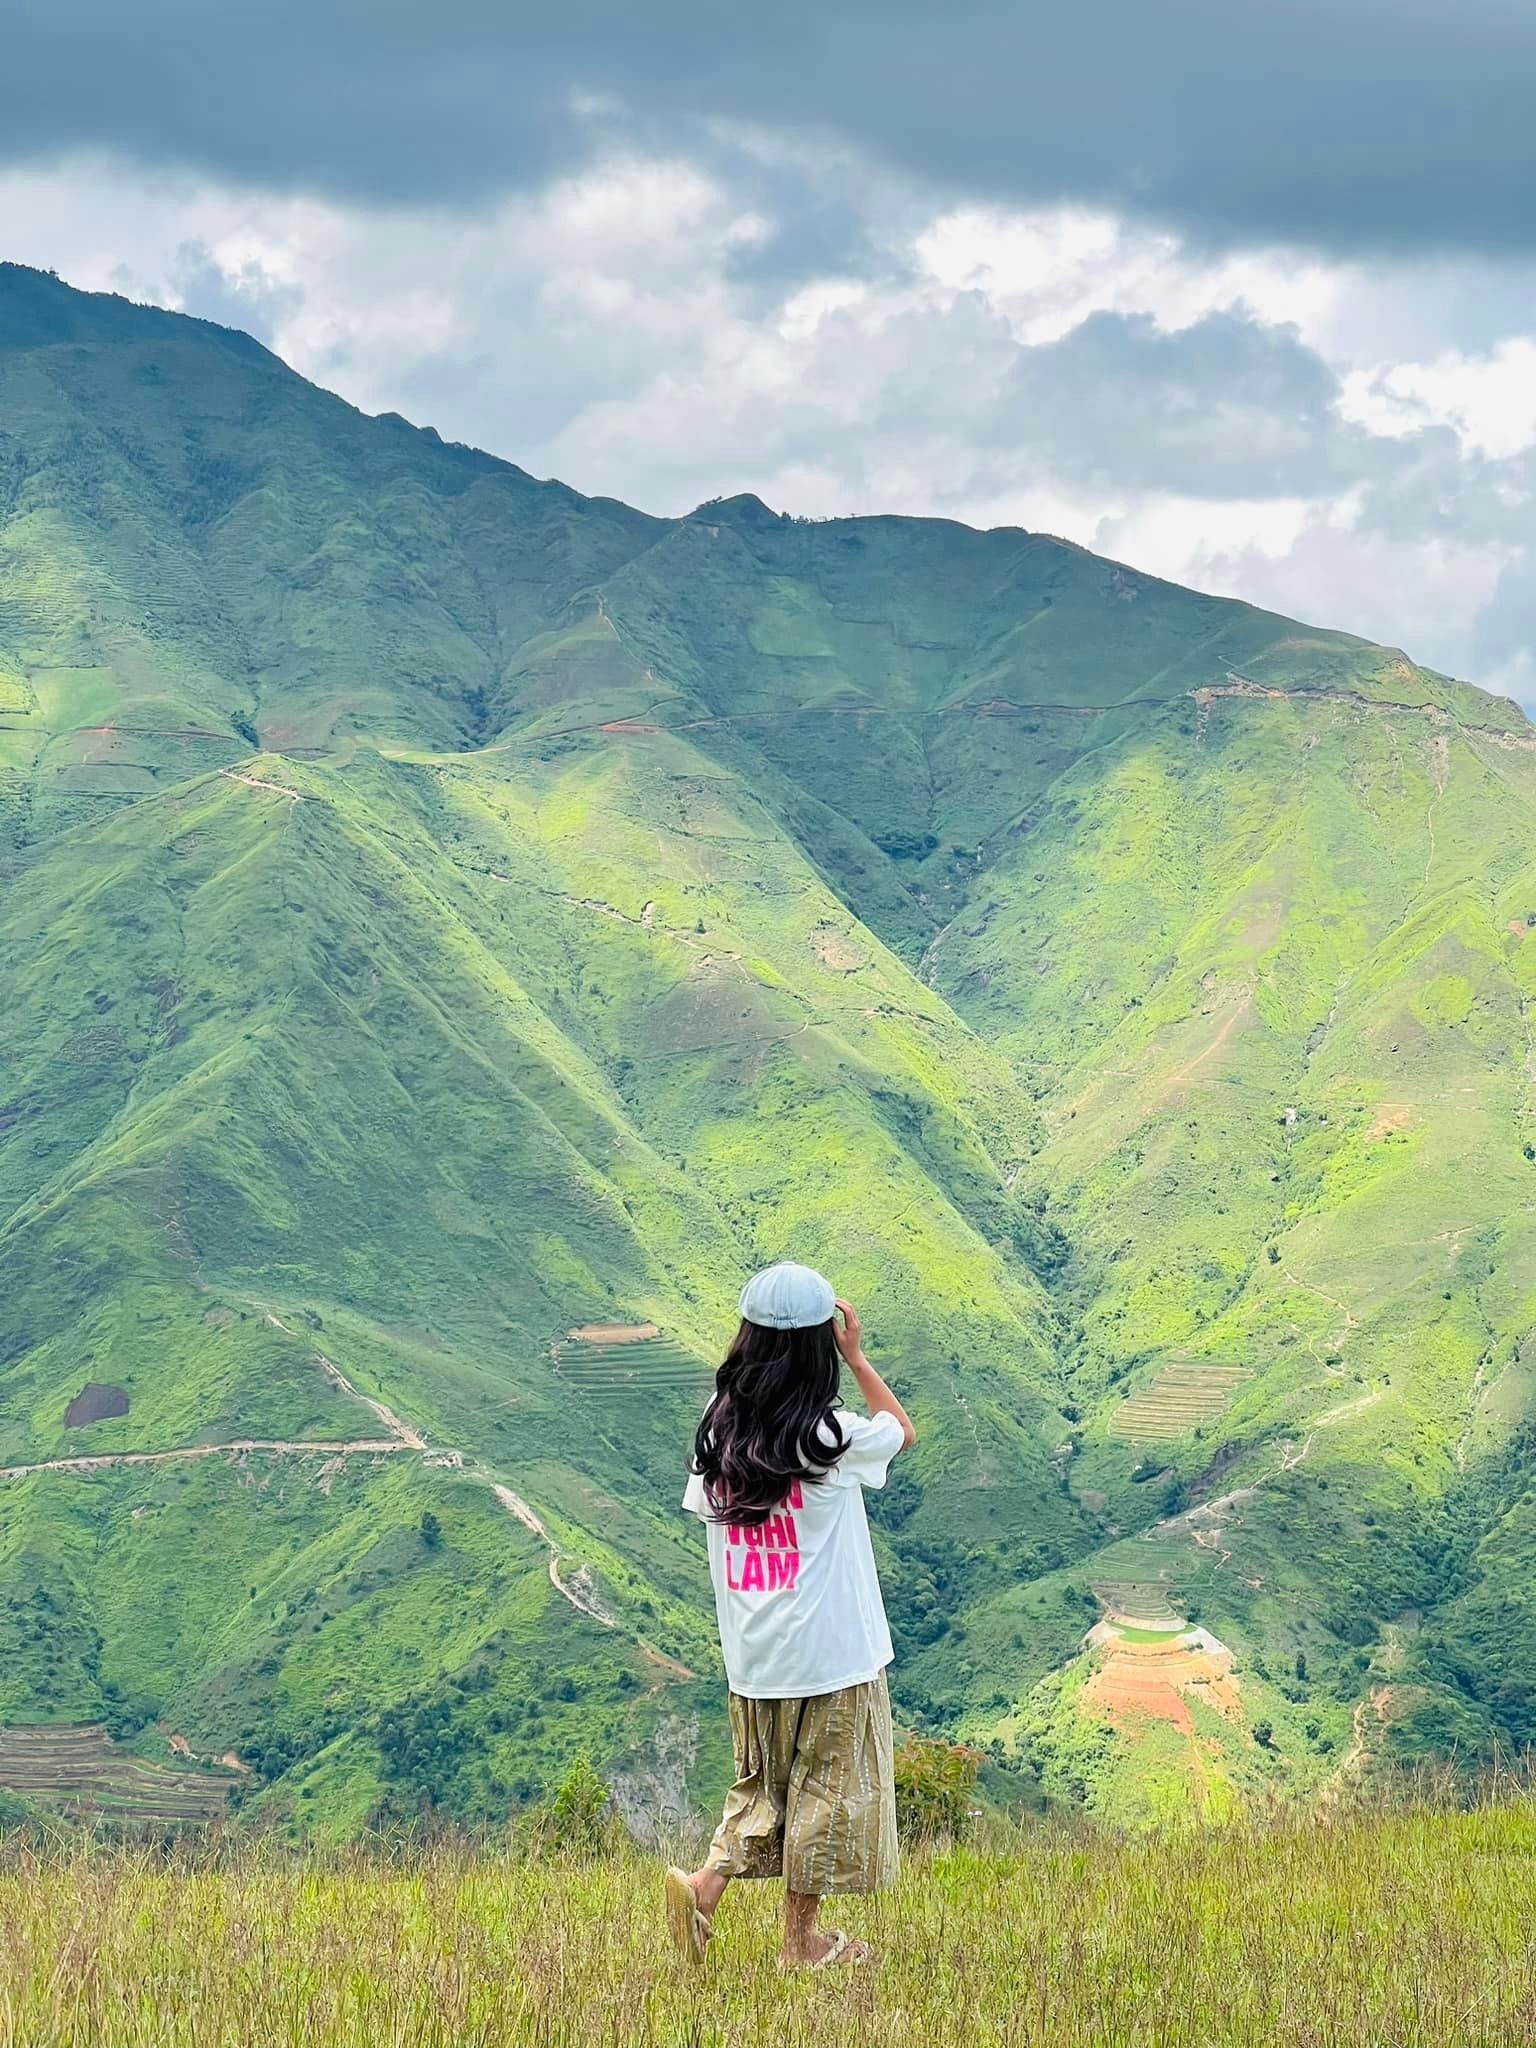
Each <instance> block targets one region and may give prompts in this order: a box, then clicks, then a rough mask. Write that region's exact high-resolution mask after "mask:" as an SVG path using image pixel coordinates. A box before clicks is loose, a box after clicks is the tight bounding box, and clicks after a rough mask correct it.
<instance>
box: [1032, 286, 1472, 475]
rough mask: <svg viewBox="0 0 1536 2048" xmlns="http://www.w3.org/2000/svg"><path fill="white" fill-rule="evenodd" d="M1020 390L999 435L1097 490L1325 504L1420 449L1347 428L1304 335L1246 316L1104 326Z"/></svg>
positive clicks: (1046, 357)
mask: <svg viewBox="0 0 1536 2048" xmlns="http://www.w3.org/2000/svg"><path fill="white" fill-rule="evenodd" d="M1009 383H1010V387H1011V388H1010V391H1009V394H1008V399H1007V402H1006V403H1005V405H1004V406H1003V407H1002V408H1001V409H1000V419H999V421H998V424H999V426H1001V427H1002V428H1003V430H1004V432H1005V433H1007V434H1008V435H1009V437H1010V438H1011V440H1012V441H1013V443H1014V445H1018V444H1021V443H1032V444H1033V445H1034V446H1035V447H1036V448H1037V449H1039V451H1040V452H1041V454H1042V455H1044V456H1045V457H1046V458H1047V459H1048V460H1049V461H1050V462H1051V463H1052V465H1053V467H1054V468H1055V470H1056V472H1057V473H1058V474H1060V475H1062V476H1067V477H1072V478H1074V479H1075V480H1077V481H1080V482H1083V483H1087V484H1092V485H1098V486H1103V485H1105V484H1114V485H1119V486H1121V487H1124V488H1128V489H1132V490H1144V491H1145V490H1161V491H1176V492H1181V493H1184V494H1187V495H1189V496H1192V497H1201V498H1271V497H1292V496H1302V497H1315V496H1320V495H1323V494H1325V493H1328V492H1333V491H1338V490H1342V489H1344V488H1346V487H1347V486H1348V485H1349V484H1350V483H1351V482H1352V481H1355V480H1357V479H1359V478H1360V477H1361V476H1362V475H1367V474H1370V473H1371V472H1372V471H1378V470H1379V469H1380V468H1381V467H1382V465H1383V464H1390V465H1393V466H1395V465H1396V464H1397V463H1398V462H1399V461H1401V460H1402V459H1403V458H1404V457H1405V455H1406V452H1407V446H1408V444H1406V443H1403V442H1396V441H1387V440H1382V439H1379V438H1376V437H1373V436H1371V435H1369V434H1367V433H1365V432H1364V431H1363V430H1362V429H1360V428H1358V427H1355V426H1352V425H1351V424H1349V422H1347V421H1345V420H1343V419H1341V418H1340V416H1339V414H1338V412H1337V411H1336V410H1335V401H1336V399H1337V397H1338V394H1339V384H1338V379H1337V377H1336V376H1335V374H1334V372H1333V371H1332V370H1331V369H1330V368H1329V367H1328V365H1327V364H1326V363H1325V362H1324V361H1323V359H1322V358H1321V356H1319V355H1318V354H1317V353H1316V352H1315V351H1314V350H1312V349H1310V348H1308V347H1307V346H1306V344H1305V343H1304V342H1303V341H1301V339H1300V338H1299V337H1298V335H1297V334H1296V333H1295V331H1294V330H1293V329H1292V328H1289V327H1268V326H1264V325H1262V324H1261V323H1260V322H1258V321H1257V320H1254V319H1252V318H1250V317H1249V316H1247V315H1246V314H1244V313H1242V312H1224V313H1210V314H1207V315H1206V317H1205V318H1204V319H1202V320H1197V321H1195V322H1194V323H1193V324H1192V325H1191V326H1189V327H1182V328H1179V329H1177V330H1175V331H1173V332H1169V331H1167V330H1165V329H1163V328H1160V327H1159V326H1158V325H1157V324H1156V322H1155V321H1154V320H1153V319H1152V318H1151V316H1150V315H1149V314H1145V313H1136V314H1121V313H1094V314H1092V315H1090V317H1089V318H1088V319H1086V320H1084V321H1083V322H1082V323H1081V324H1080V325H1079V326H1077V327H1075V328H1073V329H1072V331H1071V332H1070V333H1068V334H1065V335H1063V336H1062V338H1061V339H1060V340H1059V341H1056V342H1052V343H1050V344H1049V345H1048V346H1046V347H1042V348H1030V349H1023V350H1021V351H1020V352H1019V355H1018V359H1017V362H1016V364H1015V367H1014V369H1013V372H1012V374H1011V377H1010V379H1009ZM1444 438H1445V440H1446V441H1447V442H1448V443H1450V444H1452V445H1454V437H1453V436H1450V435H1446V436H1445V437H1444Z"/></svg>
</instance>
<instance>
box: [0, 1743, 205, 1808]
mask: <svg viewBox="0 0 1536 2048" xmlns="http://www.w3.org/2000/svg"><path fill="white" fill-rule="evenodd" d="M234 1782H235V1781H234V1777H233V1775H229V1776H223V1775H218V1776H216V1775H215V1774H214V1773H213V1772H211V1771H200V1770H184V1771H179V1770H171V1769H169V1768H168V1767H167V1766H166V1765H163V1764H156V1763H151V1762H150V1761H149V1759H148V1758H146V1757H140V1756H134V1755H132V1754H131V1753H130V1752H129V1751H127V1750H125V1749H120V1748H119V1747H118V1745H117V1744H116V1743H115V1742H114V1741H113V1740H112V1738H111V1736H110V1735H108V1733H107V1731H106V1729H105V1728H103V1727H101V1726H100V1725H99V1724H96V1723H84V1724H80V1723H76V1724H73V1725H64V1726H55V1727H35V1728H0V1791H6V1792H13V1793H15V1794H16V1795H17V1796H18V1797H19V1798H22V1799H27V1800H30V1801H32V1803H33V1804H34V1805H37V1806H46V1807H52V1808H55V1809H58V1810H62V1811H64V1812H66V1813H70V1814H73V1815H76V1816H79V1817H81V1818H86V1817H91V1816H94V1817H96V1818H99V1819H102V1820H119V1821H126V1822H130V1823H135V1824H142V1825H145V1826H150V1825H161V1824H164V1823H167V1822H179V1823H188V1822H192V1823H197V1822H208V1821H214V1820H217V1819H218V1818H219V1817H220V1815H221V1814H222V1813H223V1812H224V1810H225V1808H226V1806H227V1804H228V1802H229V1794H230V1789H231V1787H232V1786H233V1784H234Z"/></svg>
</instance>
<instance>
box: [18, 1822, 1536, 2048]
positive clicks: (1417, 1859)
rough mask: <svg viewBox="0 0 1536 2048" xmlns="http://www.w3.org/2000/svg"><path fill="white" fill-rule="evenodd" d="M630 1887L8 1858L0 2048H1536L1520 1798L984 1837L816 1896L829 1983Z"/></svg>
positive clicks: (241, 1852) (644, 1871) (477, 1861)
mask: <svg viewBox="0 0 1536 2048" xmlns="http://www.w3.org/2000/svg"><path fill="white" fill-rule="evenodd" d="M659 1883H660V1866H659V1865H658V1864H656V1863H655V1862H653V1861H651V1860H648V1859H646V1858H644V1857H642V1856H640V1855H639V1854H636V1853H625V1854H621V1855H618V1856H616V1857H611V1858H607V1859H604V1860H600V1861H593V1862H585V1863H583V1862H573V1861H562V1860H559V1859H548V1858H542V1857H528V1856H519V1857H513V1856H510V1855H503V1856H497V1855H495V1854H487V1853H483V1852H472V1851H469V1850H467V1849H463V1848H455V1847H453V1846H451V1845H439V1846H435V1847H430V1848H427V1849H424V1850H421V1851H419V1852H403V1853H399V1854H395V1855H385V1854H383V1853H381V1852H362V1851H360V1852H354V1853H350V1854H348V1855H345V1856H333V1857H329V1858H319V1857H308V1858H304V1859H297V1858H286V1857H284V1856H283V1855H282V1854H281V1853H280V1852H278V1851H276V1850H274V1849H272V1848H261V1847H256V1848H250V1847H222V1848H221V1847H218V1846H214V1847H212V1848H209V1849H205V1850H202V1851H191V1850H178V1851H175V1852H172V1853H171V1854H170V1855H169V1856H166V1855H159V1854H152V1853H150V1852H148V1851H145V1850H143V1849H140V1850H136V1851H135V1850H125V1849H120V1848H118V1849H113V1848H103V1847H96V1848H92V1847H89V1846H87V1847H81V1846H79V1845H76V1846H74V1847H70V1846H67V1845H64V1844H59V1845H57V1846H55V1847H53V1848H51V1849H46V1848H45V1849H43V1850H37V1849H35V1848H30V1849H23V1850H13V1851H12V1853H11V1854H10V1855H9V1857H8V1858H6V1859H5V1861H4V1865H3V1867H0V2048H65V2044H67V2048H491V2044H512V2043H516V2044H518V2048H522V2044H557V2043H558V2044H564V2043H567V2042H571V2043H582V2044H589V2043H591V2044H596V2043H603V2044H613V2048H618V2044H623V2048H641V2044H665V2048H704V2044H711V2048H713V2044H719V2048H727V2044H728V2048H768V2044H770V2043H771V2044H784V2048H797V2044H801V2043H804V2044H813V2043H814V2044H818V2048H819V2044H823V2043H828V2042H837V2043H839V2044H843V2043H853V2044H862V2043H877V2042H878V2043H913V2044H918V2043H921V2044H923V2048H947V2044H959V2043H964V2044H966V2048H973V2044H977V2043H993V2042H1008V2043H1042V2044H1043V2043H1050V2044H1052V2048H1111V2044H1113V2048H1409V2044H1412V2048H1461V2044H1467V2048H1471V2044H1477V2048H1493V2044H1500V2048H1502V2044H1511V2048H1512V2044H1515V2043H1522V2044H1524V2043H1528V2042H1530V2041H1532V2040H1533V2039H1536V1802H1532V1801H1531V1800H1530V1799H1529V1798H1519V1799H1514V1800H1505V1801H1501V1802H1498V1803H1488V1804H1485V1805H1483V1806H1480V1807H1478V1808H1476V1809H1474V1810H1472V1811H1465V1812H1456V1811H1451V1810H1436V1809H1433V1808H1420V1809H1415V1810H1410V1811H1399V1812H1369V1811H1365V1810H1359V1809H1356V1810H1351V1811H1336V1812H1334V1813H1332V1814H1329V1815H1326V1816H1314V1817H1312V1818H1311V1819H1305V1820H1304V1819H1297V1818H1294V1817H1293V1818H1290V1819H1283V1818H1282V1819H1276V1820H1272V1821H1266V1822H1264V1823H1262V1824H1258V1825H1254V1826H1249V1827H1241V1828H1236V1827H1234V1828H1226V1829H1222V1830H1219V1831H1216V1830H1211V1831H1203V1832H1201V1831H1191V1832H1188V1833H1179V1834H1172V1835H1163V1836H1140V1837H1134V1838H1133V1837H1124V1836H1109V1835H1096V1834H1093V1833H1090V1832H1088V1831H1085V1830H1083V1829H1081V1828H1077V1829H1073V1828H1067V1827H1061V1826H1052V1825H1039V1826H1035V1827H1032V1828H1020V1829H1018V1830H1006V1831H1000V1832H998V1833H996V1834H994V1835H993V1836H992V1837H991V1838H990V1839H989V1840H988V1841H987V1842H986V1843H985V1844H984V1845H982V1846H977V1847H973V1848H966V1849H952V1850H948V1851H943V1852H934V1853H931V1854H926V1855H918V1856H915V1857H912V1858H910V1859H909V1860H908V1864H907V1868H906V1870H905V1872H904V1874H903V1876H902V1878H901V1881H900V1883H899V1884H898V1886H897V1887H896V1888H895V1889H894V1890H893V1891H891V1892H890V1893H889V1894H887V1895H886V1896H885V1897H883V1898H881V1899H879V1900H875V1901H853V1900H850V1901H846V1902H843V1904H842V1906H841V1907H840V1908H839V1909H838V1911H837V1913H836V1916H835V1918H836V1919H837V1920H839V1921H842V1922H845V1923H846V1924H847V1925H848V1926H849V1927H850V1929H852V1930H856V1931H857V1932H859V1933H860V1934H863V1935H864V1936H866V1937H867V1938H868V1939H869V1940H870V1941H871V1942H872V1943H873V1944H874V1946H875V1948H876V1949H877V1951H878V1956H879V1960H878V1963H877V1964H876V1965H874V1966H871V1967H868V1968H865V1969H862V1970H859V1971H857V1972H853V1973H848V1972H844V1973H840V1974H837V1975H832V1974H823V1975H820V1976H805V1975H800V1976H794V1977H786V1976H784V1975H782V1974H781V1973H780V1972H779V1971H778V1969H777V1968H776V1966H775V1951H776V1926H775V1919H776V1906H777V1894H776V1888H774V1887H770V1886H745V1885H741V1886H737V1887H736V1888H735V1890H734V1891H733V1892H732V1893H731V1895H730V1896H729V1897H728V1898H727V1900H726V1902H725V1905H724V1908H723V1909H722V1913H721V1917H720V1923H719V1924H720V1932H719V1938H718V1941H717V1943H716V1946H715V1949H714V1950H713V1952H712V1954H711V1956H710V1959H709V1962H708V1964H707V1966H706V1967H705V1968H704V1969H703V1970H702V1971H700V1972H698V1973H697V1974H691V1973H689V1972H688V1971H686V1970H684V1969H683V1968H682V1967H681V1966H679V1965H678V1964H676V1963H675V1962H674V1960H673V1958H672V1956H671V1955H670V1953H669V1952H668V1951H667V1950H666V1948H665V1945H664V1941H663V1935H662V1919H661V1913H660V1909H659ZM828 1918H829V1919H831V1918H833V1916H832V1915H831V1914H829V1915H828Z"/></svg>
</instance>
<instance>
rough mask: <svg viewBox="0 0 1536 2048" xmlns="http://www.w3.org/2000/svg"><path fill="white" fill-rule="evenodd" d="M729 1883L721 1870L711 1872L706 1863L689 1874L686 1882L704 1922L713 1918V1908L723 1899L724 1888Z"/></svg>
mask: <svg viewBox="0 0 1536 2048" xmlns="http://www.w3.org/2000/svg"><path fill="white" fill-rule="evenodd" d="M730 1881H731V1880H730V1879H729V1877H727V1876H726V1874H725V1872H724V1871H723V1870H711V1869H710V1867H709V1865H708V1864H707V1863H706V1864H703V1865H702V1866H701V1867H700V1868H699V1869H698V1870H695V1871H692V1872H690V1874H689V1878H688V1882H689V1884H691V1885H692V1886H693V1896H694V1897H695V1899H697V1900H698V1904H699V1911H700V1912H701V1913H702V1914H703V1915H704V1918H705V1919H706V1920H708V1919H710V1918H711V1917H712V1916H713V1914H714V1910H715V1908H716V1907H717V1906H718V1905H719V1903H720V1901H721V1900H722V1899H723V1898H724V1897H725V1888H726V1886H727V1885H728V1884H729V1883H730Z"/></svg>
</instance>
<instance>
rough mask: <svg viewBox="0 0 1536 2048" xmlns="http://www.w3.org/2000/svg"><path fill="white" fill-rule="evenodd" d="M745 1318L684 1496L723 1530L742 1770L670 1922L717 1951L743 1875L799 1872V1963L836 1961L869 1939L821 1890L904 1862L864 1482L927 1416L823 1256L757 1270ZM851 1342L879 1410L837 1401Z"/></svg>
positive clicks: (871, 1402) (675, 1884) (793, 1887)
mask: <svg viewBox="0 0 1536 2048" xmlns="http://www.w3.org/2000/svg"><path fill="white" fill-rule="evenodd" d="M741 1315H742V1323H741V1328H740V1329H739V1330H738V1331H737V1333H736V1339H735V1342H734V1343H733V1344H732V1345H731V1348H730V1350H729V1352H728V1353H727V1354H726V1359H725V1363H724V1364H723V1365H722V1366H721V1367H720V1370H719V1372H718V1374H717V1375H716V1378H715V1397H714V1399H713V1400H712V1401H711V1402H710V1404H709V1406H708V1408H707V1409H706V1410H705V1412H704V1419H703V1420H702V1421H701V1422H700V1424H699V1427H698V1433H697V1435H696V1437H695V1439H694V1447H693V1458H692V1460H691V1462H690V1466H689V1471H690V1474H691V1476H690V1478H689V1481H688V1488H687V1491H686V1492H685V1494H684V1495H683V1506H684V1507H685V1508H687V1509H689V1510H691V1512H692V1513H694V1514H696V1515H699V1516H701V1517H702V1518H703V1519H704V1521H705V1523H706V1524H707V1527H708V1534H709V1565H710V1573H711V1576H712V1577H713V1579H714V1586H715V1611H716V1614H717V1616H718V1618H719V1623H720V1646H721V1649H722V1651H723V1653H724V1657H725V1671H726V1677H727V1679H728V1681H729V1683H730V1690H731V1698H730V1713H731V1739H732V1746H733V1749H734V1751H735V1759H736V1783H735V1784H734V1785H733V1786H732V1787H731V1790H730V1792H729V1793H728V1794H727V1795H726V1801H725V1812H724V1815H723V1817H722V1819H721V1822H720V1825H719V1827H718V1828H717V1829H716V1831H715V1837H714V1840H713V1841H712V1842H711V1844H710V1849H709V1854H708V1856H707V1857H706V1858H705V1860H704V1863H703V1865H702V1867H701V1868H700V1869H698V1870H695V1871H693V1872H692V1873H691V1874H689V1873H687V1872H684V1871H681V1870H675V1869H674V1870H669V1871H668V1872H667V1884H666V1899H667V1921H668V1925H669V1928H670V1930H671V1933H672V1938H673V1940H674V1941H675V1942H676V1943H677V1945H678V1947H679V1948H680V1949H681V1950H682V1951H683V1953H684V1954H685V1955H688V1956H689V1957H691V1958H693V1959H694V1960H699V1959H701V1958H702V1957H703V1954H704V1949H705V1945H706V1943H707V1942H708V1940H709V1938H710V1933H711V1931H712V1922H713V1918H714V1913H715V1909H716V1907H717V1906H718V1905H719V1903H720V1900H721V1898H722V1896H723V1895H724V1892H725V1888H726V1886H727V1885H728V1884H729V1883H730V1881H731V1879H732V1878H733V1877H779V1876H782V1877H783V1879H784V1946H783V1951H782V1956H781V1960H782V1961H783V1963H784V1964H786V1965H787V1966H794V1967H800V1966H806V1967H810V1968H812V1969H824V1968H827V1967H829V1966H832V1965H837V1964H841V1963H845V1962H848V1963H852V1962H862V1961H864V1960H865V1959H866V1958H867V1956H868V1954H869V1951H868V1949H867V1948H866V1947H865V1945H864V1944H863V1942H860V1941H850V1940H849V1938H848V1936H847V1935H846V1934H844V1933H842V1932H841V1931H840V1930H839V1931H837V1932H834V1933H832V1934H823V1933H822V1932H821V1931H820V1930H819V1929H818V1927H817V1925H816V1916H817V1913H818V1910H819V1908H820V1905H821V1900H822V1896H823V1895H824V1894H825V1893H829V1892H872V1891H875V1890H877V1889H878V1888H879V1887H880V1886H881V1885H885V1884H888V1883H889V1882H890V1881H891V1879H892V1877H893V1876H894V1875H895V1871H896V1799H895V1790H894V1786H893V1784H892V1776H891V1706H890V1698H889V1695H888V1693H887V1691H886V1680H885V1667H886V1665H887V1664H889V1663H890V1661H891V1636H890V1630H889V1628H888V1627H887V1626H886V1619H885V1607H884V1604H883V1602H882V1600H881V1598H880V1581H879V1578H878V1576H877V1575H876V1572H875V1558H874V1552H873V1550H872V1549H871V1548H870V1541H869V1524H868V1523H867V1521H866V1520H865V1517H864V1492H863V1489H864V1488H865V1487H866V1486H884V1484H885V1475H886V1472H887V1469H888V1468H889V1466H890V1462H891V1460H892V1459H893V1458H894V1457H895V1456H896V1455H897V1453H898V1452H900V1451H904V1450H906V1449H907V1448H908V1447H909V1446H910V1445H911V1444H912V1443H913V1442H914V1441H915V1439H916V1432H915V1431H914V1429H913V1427H912V1424H911V1422H910V1421H909V1420H908V1418H907V1413H906V1410H905V1409H904V1408H903V1407H902V1405H901V1403H900V1402H899V1401H898V1400H897V1399H896V1396H895V1395H894V1394H893V1393H892V1392H891V1390H890V1388H889V1387H888V1386H887V1385H886V1384H885V1381H884V1380H883V1379H881V1377H880V1375H879V1373H877V1372H876V1371H875V1369H874V1367H873V1366H872V1365H871V1364H870V1362H869V1360H868V1359H867V1358H866V1357H865V1356H864V1353H863V1351H862V1349H861V1348H860V1344H859V1318H858V1316H857V1315H856V1313H855V1312H854V1310H853V1308H852V1307H851V1306H850V1305H849V1303H847V1302H846V1301H839V1300H838V1299H836V1297H835V1296H834V1295H833V1292H832V1289H831V1287H830V1286H829V1285H828V1283H827V1282H826V1281H825V1280H824V1279H823V1278H822V1276H821V1275H820V1274H819V1273H817V1272H814V1271H813V1270H812V1269H811V1268H810V1267H809V1266H796V1265H787V1264H786V1265H779V1266H770V1267H768V1268H767V1270H766V1271H765V1272H762V1273H759V1274H757V1275H756V1276H755V1277H754V1278H753V1279H751V1280H749V1281H748V1282H747V1285H746V1287H745V1288H744V1289H743V1291H742V1296H741ZM839 1317H841V1321H840V1322H839V1320H838V1318H839ZM839 1356H841V1360H842V1363H843V1364H844V1365H846V1366H847V1367H848V1370H849V1372H850V1373H851V1374H852V1375H853V1378H854V1380H855V1381H856V1383H857V1385H858V1389H859V1393H860V1394H861V1396H862V1397H863V1401H864V1405H865V1406H866V1407H867V1408H868V1410H869V1414H868V1415H867V1416H860V1415H855V1414H853V1413H852V1412H851V1411H850V1410H848V1409H846V1408H840V1407H839V1406H838V1405H837V1395H838V1361H839Z"/></svg>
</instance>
